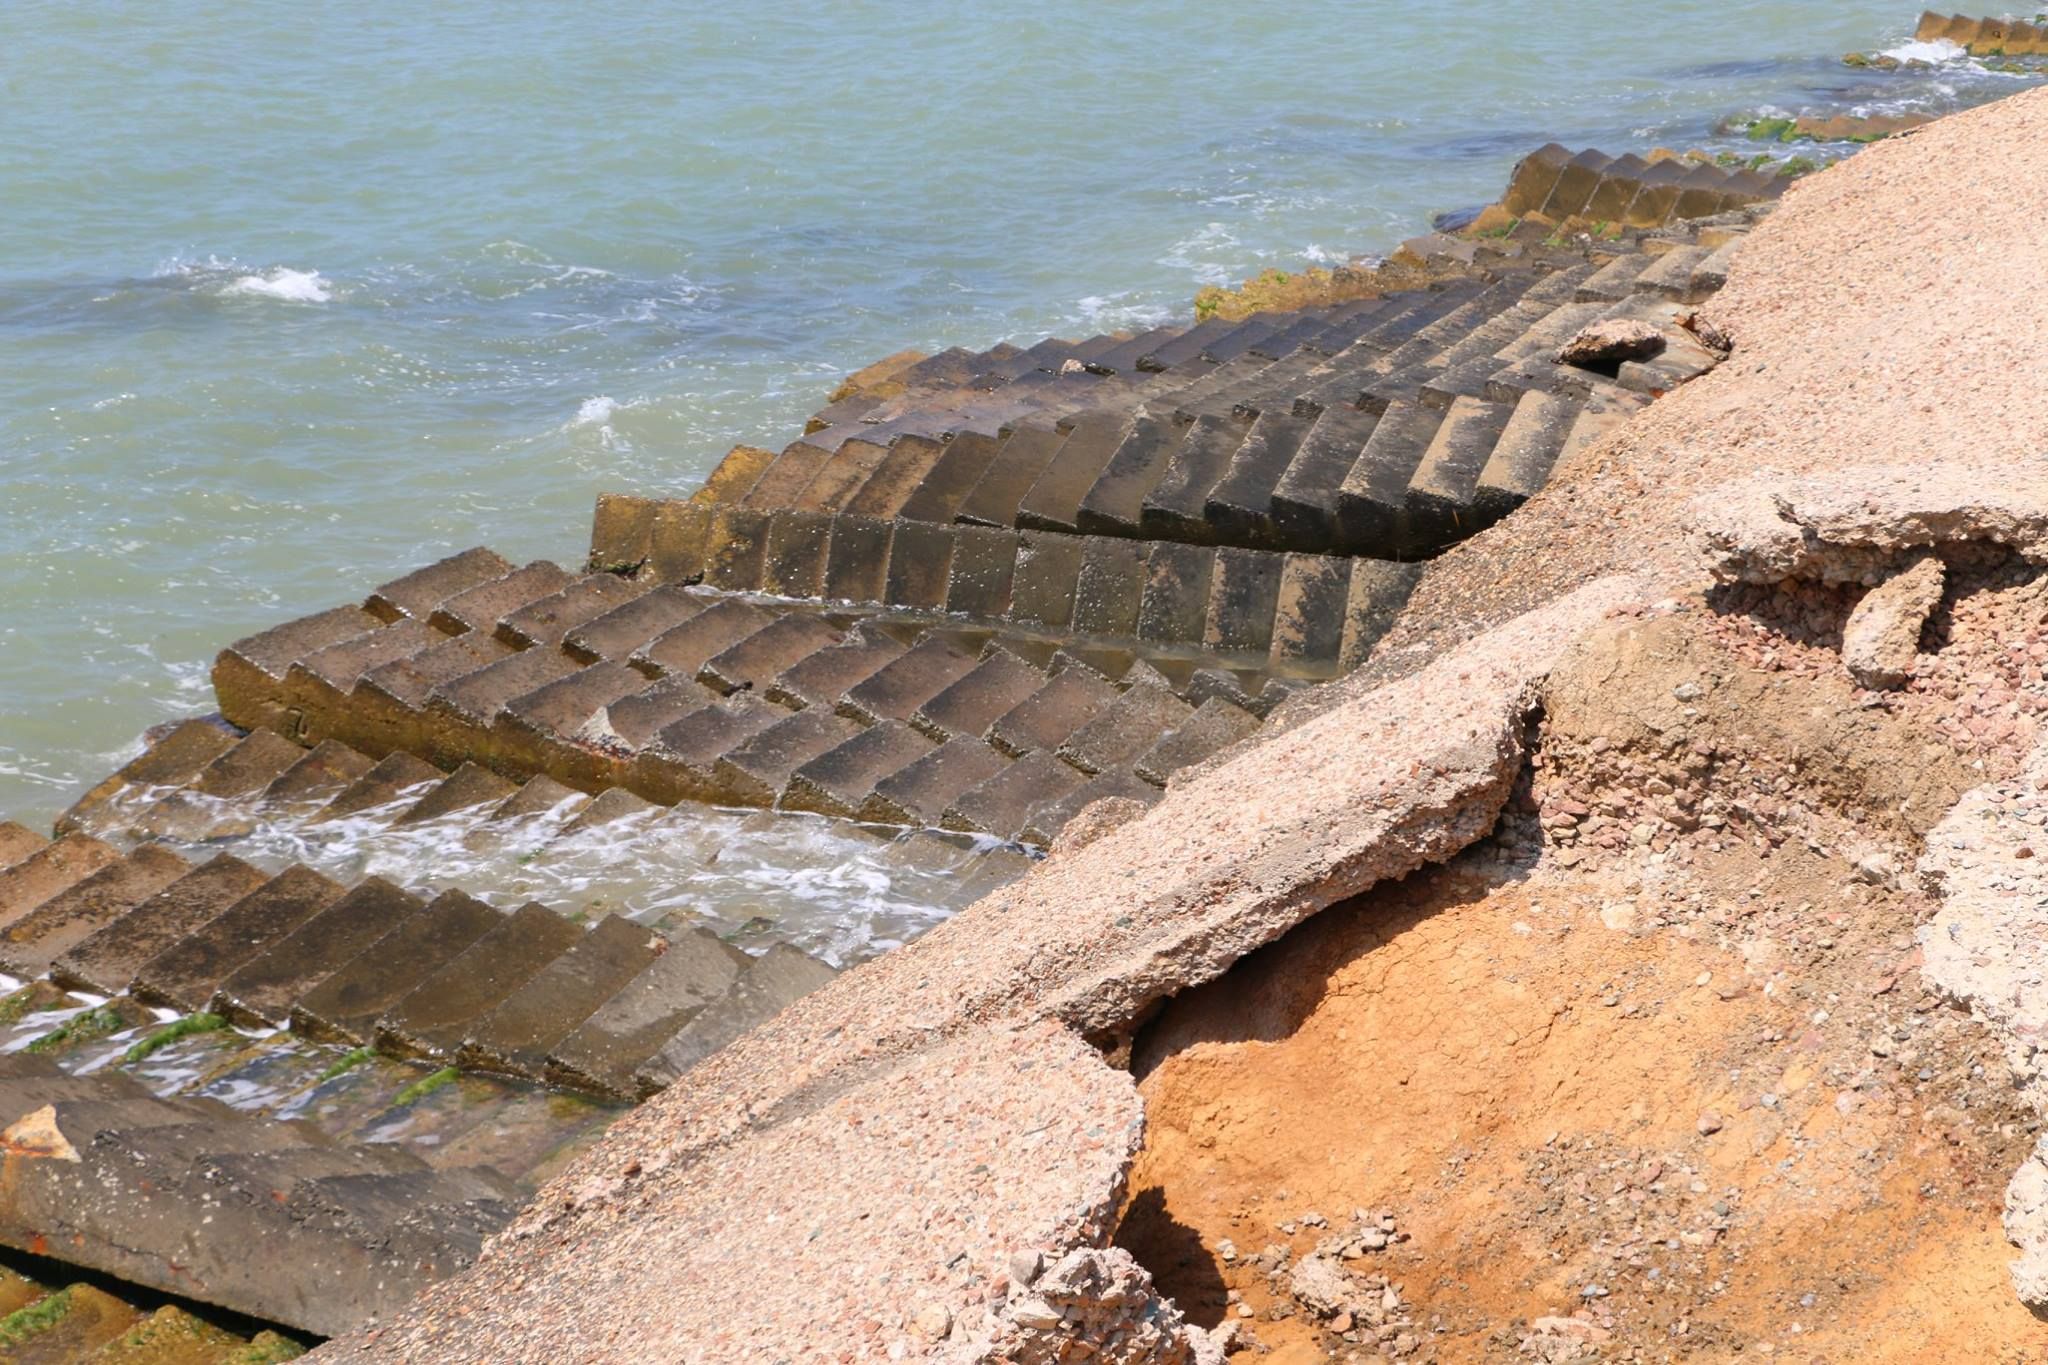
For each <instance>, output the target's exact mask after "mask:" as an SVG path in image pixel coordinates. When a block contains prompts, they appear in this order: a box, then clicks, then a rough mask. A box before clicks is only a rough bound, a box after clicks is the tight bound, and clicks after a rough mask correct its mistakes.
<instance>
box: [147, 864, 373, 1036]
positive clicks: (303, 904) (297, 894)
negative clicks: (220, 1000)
mask: <svg viewBox="0 0 2048 1365" xmlns="http://www.w3.org/2000/svg"><path fill="white" fill-rule="evenodd" d="M344 890H345V888H343V887H342V885H341V884H340V883H339V882H335V881H332V880H330V879H328V878H326V877H323V876H321V875H320V874H319V873H317V872H314V871H313V870H312V869H310V868H306V867H300V866H293V867H290V868H287V869H286V870H285V871H283V872H281V873H279V874H278V875H277V876H275V877H272V878H271V879H270V880H268V881H266V882H265V883H264V884H263V885H262V886H259V887H257V888H256V889H255V890H253V891H250V892H248V893H247V894H245V895H243V896H242V897H241V898H240V899H238V900H236V901H235V902H234V903H233V904H232V905H230V906H228V907H227V908H226V909H224V910H222V911H221V912H220V913H219V914H217V915H215V916H213V917H212V918H211V919H209V920H207V921H206V922H205V923H203V924H201V925H200V926H199V927H198V928H196V929H194V930H192V931H191V932H190V933H188V934H187V935H185V936H184V937H183V938H180V939H179V940H178V941H177V942H175V943H173V944H171V945H170V946H168V947H166V948H164V949H163V950H162V951H160V952H159V953H157V955H156V956H155V957H153V958H151V959H150V960H149V961H148V962H145V963H143V964H142V965H141V966H140V967H138V968H136V970H135V977H134V980H133V981H132V982H131V983H130V984H129V990H130V992H131V993H132V994H134V996H135V997H136V998H137V999H138V1000H141V1001H143V1002H145V1003H147V1004H153V1005H165V1006H168V1007H170V1008H172V1009H176V1010H179V1011H181V1012H183V1013H187V1014H189V1013H192V1012H194V1011H197V1010H200V1009H203V1008H205V1006H206V1005H207V1004H208V1003H209V1002H210V1001H211V1000H212V999H213V997H214V994H215V993H216V992H217V991H219V990H220V988H221V985H222V983H223V982H225V981H226V980H227V979H228V978H229V977H230V976H232V975H234V973H235V972H236V971H237V970H239V969H240V968H241V967H242V966H243V965H244V964H246V963H248V962H250V961H253V960H254V959H255V958H257V957H258V956H260V955H261V954H263V953H264V952H266V951H267V950H268V949H269V948H270V947H271V946H272V945H273V944H275V943H277V942H278V941H279V940H281V939H283V938H285V937H286V936H287V935H289V934H290V933H291V932H292V931H293V930H294V929H297V928H298V927H299V926H300V925H301V924H303V923H305V922H306V921H307V920H309V919H311V918H312V917H313V916H315V915H317V914H318V913H320V911H322V910H324V909H326V908H327V907H328V906H329V905H332V904H333V903H334V902H335V901H337V900H340V899H341V897H342V895H343V893H344Z"/></svg>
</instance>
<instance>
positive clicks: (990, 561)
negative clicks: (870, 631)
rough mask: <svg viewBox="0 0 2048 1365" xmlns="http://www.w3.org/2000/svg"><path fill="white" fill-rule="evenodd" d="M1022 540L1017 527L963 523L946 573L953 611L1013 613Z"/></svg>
mask: <svg viewBox="0 0 2048 1365" xmlns="http://www.w3.org/2000/svg"><path fill="white" fill-rule="evenodd" d="M1018 543H1019V542H1018V536H1017V533H1016V532H1015V531H1008V530H998V529H996V528H993V527H982V526H962V527H960V528H959V529H958V530H957V531H956V533H955V536H954V541H953V562H952V565H951V568H950V569H949V571H948V573H947V576H946V611H947V613H948V614H949V615H956V616H967V617H972V618H974V619H976V620H981V621H999V620H1001V619H1003V617H1004V616H1006V615H1007V614H1008V613H1009V609H1010V595H1011V590H1012V587H1013V586H1014V582H1015V575H1016V570H1017V546H1018ZM870 600H873V599H870Z"/></svg>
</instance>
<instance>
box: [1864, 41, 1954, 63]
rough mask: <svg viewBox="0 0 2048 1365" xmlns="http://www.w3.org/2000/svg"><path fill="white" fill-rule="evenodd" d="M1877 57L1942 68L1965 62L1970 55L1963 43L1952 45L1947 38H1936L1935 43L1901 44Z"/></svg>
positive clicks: (1916, 42) (1889, 48)
mask: <svg viewBox="0 0 2048 1365" xmlns="http://www.w3.org/2000/svg"><path fill="white" fill-rule="evenodd" d="M1877 55H1878V56H1880V57H1891V58H1895V59H1896V60H1898V61H1902V62H1926V63H1927V64H1928V65H1930V66H1942V65H1945V64H1946V63H1948V62H1960V61H1963V60H1964V59H1966V58H1967V57H1968V56H1969V55H1970V54H1969V52H1968V51H1966V50H1965V49H1964V47H1963V45H1962V44H1961V43H1952V42H1950V41H1949V40H1948V39H1946V38H1936V39H1935V40H1934V41H1932V42H1927V43H1923V42H1919V41H1917V40H1916V41H1913V42H1905V43H1900V44H1899V45H1898V46H1897V47H1888V48H1886V49H1885V50H1884V51H1882V52H1880V53H1878V54H1877Z"/></svg>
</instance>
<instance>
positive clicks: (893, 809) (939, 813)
mask: <svg viewBox="0 0 2048 1365" xmlns="http://www.w3.org/2000/svg"><path fill="white" fill-rule="evenodd" d="M1009 762H1010V756H1009V755H1007V754H1004V753H1003V752H1001V751H1000V750H998V749H996V748H994V747H993V746H991V745H989V744H987V743H986V742H984V741H982V740H980V739H976V738H974V737H971V736H967V735H961V736H956V737H954V738H952V739H949V740H947V741H946V742H945V743H944V744H941V745H939V746H937V747H936V748H928V749H926V751H925V752H924V753H922V754H920V755H919V756H917V757H916V758H915V759H913V760H912V761H911V762H909V763H906V764H904V765H902V766H900V767H898V768H896V769H895V770H894V771H892V772H890V773H889V774H888V775H886V776H884V777H882V778H881V779H880V780H878V781H876V782H875V783H874V784H873V788H872V790H871V792H870V793H869V796H868V798H867V800H866V801H865V802H863V804H862V805H861V807H860V809H859V811H858V813H859V814H861V815H862V816H863V817H864V818H867V819H871V820H878V821H886V822H889V823H894V824H904V825H923V826H930V827H936V826H938V825H939V824H940V823H941V822H942V821H943V820H944V818H945V814H946V811H947V809H948V808H950V807H951V806H952V804H953V802H954V801H955V800H957V799H958V798H959V797H960V796H961V795H962V794H963V793H965V792H967V791H968V790H970V789H972V788H974V787H976V786H979V785H980V784H981V783H983V782H986V781H988V780H989V779H991V778H993V777H994V776H995V775H996V774H997V773H999V772H1001V771H1002V770H1003V768H1004V767H1005V766H1007V765H1008V763H1009Z"/></svg>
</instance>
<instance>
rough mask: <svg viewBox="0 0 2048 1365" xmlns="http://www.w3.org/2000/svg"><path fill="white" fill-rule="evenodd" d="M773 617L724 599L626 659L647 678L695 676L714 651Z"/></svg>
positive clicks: (744, 637)
mask: <svg viewBox="0 0 2048 1365" xmlns="http://www.w3.org/2000/svg"><path fill="white" fill-rule="evenodd" d="M775 619H776V618H775V617H774V616H772V615H771V614H769V613H768V612H766V611H763V610H761V609H760V608H759V607H754V606H749V605H748V604H747V603H745V602H739V601H734V600H732V599H730V598H728V599H723V600H720V601H718V602H715V603H713V604H712V605H711V606H709V607H707V608H705V609H704V610H703V611H701V612H699V613H697V614H696V615H695V616H692V617H691V618H690V619H689V620H687V621H685V622H683V623H682V624H681V625H679V626H675V627H672V628H671V629H669V630H667V631H665V632H663V633H662V634H661V635H659V636H657V637H656V638H655V639H654V640H652V641H651V642H649V643H648V644H646V645H644V646H642V647H641V648H640V649H638V650H635V651H634V652H633V654H632V656H631V657H630V659H629V660H628V662H630V663H631V664H632V666H633V667H634V668H637V669H639V670H640V671H641V672H642V673H645V674H646V675H647V676H648V677H650V678H663V677H668V676H670V675H676V676H680V677H685V678H695V677H697V676H698V675H699V674H700V673H702V671H703V668H704V665H705V664H706V663H708V662H710V660H711V658H712V657H713V656H714V655H717V654H720V653H723V652H724V651H725V650H727V649H730V648H731V647H732V646H734V645H736V644H738V643H739V642H740V641H742V640H744V639H746V638H747V637H748V636H749V635H752V634H754V633H755V632H757V631H760V630H762V629H765V628H766V627H767V626H769V625H770V624H772V623H773V622H774V621H775Z"/></svg>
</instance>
